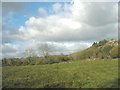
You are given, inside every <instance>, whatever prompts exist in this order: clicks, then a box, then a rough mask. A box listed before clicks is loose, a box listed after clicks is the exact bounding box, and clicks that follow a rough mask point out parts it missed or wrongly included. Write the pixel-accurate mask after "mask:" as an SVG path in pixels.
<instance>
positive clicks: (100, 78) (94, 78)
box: [2, 59, 118, 88]
mask: <svg viewBox="0 0 120 90" xmlns="http://www.w3.org/2000/svg"><path fill="white" fill-rule="evenodd" d="M2 73H3V77H2V78H3V88H117V87H118V59H109V60H108V59H96V60H92V59H88V60H73V61H69V62H61V63H54V64H46V65H26V66H4V67H3V68H2Z"/></svg>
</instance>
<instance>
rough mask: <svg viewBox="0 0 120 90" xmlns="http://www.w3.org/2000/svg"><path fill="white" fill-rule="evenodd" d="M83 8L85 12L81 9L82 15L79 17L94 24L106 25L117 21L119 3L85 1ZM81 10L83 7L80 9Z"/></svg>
mask: <svg viewBox="0 0 120 90" xmlns="http://www.w3.org/2000/svg"><path fill="white" fill-rule="evenodd" d="M83 4H84V7H83V8H82V9H83V10H84V11H85V13H82V12H81V11H79V14H81V15H80V16H81V17H82V18H81V17H78V18H77V19H78V20H80V21H81V22H84V23H86V24H89V25H92V26H104V25H106V24H111V23H115V22H117V20H118V18H117V15H118V11H117V8H118V7H117V3H110V2H109V3H108V2H106V3H105V2H91V3H83ZM80 10H81V9H80Z"/></svg>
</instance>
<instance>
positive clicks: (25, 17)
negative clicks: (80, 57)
mask: <svg viewBox="0 0 120 90" xmlns="http://www.w3.org/2000/svg"><path fill="white" fill-rule="evenodd" d="M0 36H1V33H0ZM112 38H114V39H117V38H118V3H117V2H80V1H79V0H74V1H72V2H3V3H2V43H1V46H2V57H24V56H25V51H26V50H29V49H33V50H34V52H35V53H36V54H37V55H39V53H38V52H39V51H38V48H39V46H40V44H42V43H48V44H51V45H54V46H55V51H54V52H55V53H63V54H69V53H73V52H76V51H80V50H84V49H85V48H88V47H90V46H91V45H92V43H93V42H98V41H100V40H103V39H112Z"/></svg>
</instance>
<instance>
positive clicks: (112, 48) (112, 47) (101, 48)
mask: <svg viewBox="0 0 120 90" xmlns="http://www.w3.org/2000/svg"><path fill="white" fill-rule="evenodd" d="M118 45H119V44H118V41H116V40H114V39H111V40H103V41H100V42H98V43H97V42H94V43H93V45H92V46H91V47H89V48H87V49H85V50H83V51H79V52H75V53H73V54H71V56H72V57H73V58H74V59H87V58H100V59H105V58H119V57H120V54H118Z"/></svg>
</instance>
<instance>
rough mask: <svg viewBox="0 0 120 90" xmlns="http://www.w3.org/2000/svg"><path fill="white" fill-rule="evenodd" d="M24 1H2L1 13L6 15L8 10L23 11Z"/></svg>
mask: <svg viewBox="0 0 120 90" xmlns="http://www.w3.org/2000/svg"><path fill="white" fill-rule="evenodd" d="M25 5H26V3H25V2H3V3H2V14H3V16H4V15H6V14H7V13H8V12H9V11H12V12H19V13H20V12H23V11H24V6H25Z"/></svg>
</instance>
